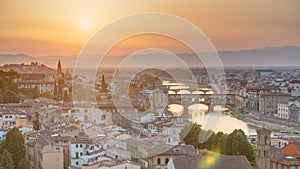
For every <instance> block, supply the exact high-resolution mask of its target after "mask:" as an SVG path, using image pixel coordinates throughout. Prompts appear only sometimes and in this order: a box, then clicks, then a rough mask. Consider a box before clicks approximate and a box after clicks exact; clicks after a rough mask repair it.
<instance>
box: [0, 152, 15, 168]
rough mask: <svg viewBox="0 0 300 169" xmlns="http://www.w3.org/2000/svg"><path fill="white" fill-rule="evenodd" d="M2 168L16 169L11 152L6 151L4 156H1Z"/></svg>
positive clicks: (0, 163) (0, 164)
mask: <svg viewBox="0 0 300 169" xmlns="http://www.w3.org/2000/svg"><path fill="white" fill-rule="evenodd" d="M0 166H1V167H0V168H1V169H2V168H3V169H14V168H15V167H14V162H13V160H12V158H11V155H10V154H9V152H8V151H7V150H6V149H4V150H3V153H2V156H1V160H0Z"/></svg>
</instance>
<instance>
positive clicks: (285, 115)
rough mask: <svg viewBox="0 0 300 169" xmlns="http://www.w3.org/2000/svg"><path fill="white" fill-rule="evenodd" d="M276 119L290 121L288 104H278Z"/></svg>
mask: <svg viewBox="0 0 300 169" xmlns="http://www.w3.org/2000/svg"><path fill="white" fill-rule="evenodd" d="M275 117H278V118H282V119H289V104H288V103H278V106H277V114H276V115H275Z"/></svg>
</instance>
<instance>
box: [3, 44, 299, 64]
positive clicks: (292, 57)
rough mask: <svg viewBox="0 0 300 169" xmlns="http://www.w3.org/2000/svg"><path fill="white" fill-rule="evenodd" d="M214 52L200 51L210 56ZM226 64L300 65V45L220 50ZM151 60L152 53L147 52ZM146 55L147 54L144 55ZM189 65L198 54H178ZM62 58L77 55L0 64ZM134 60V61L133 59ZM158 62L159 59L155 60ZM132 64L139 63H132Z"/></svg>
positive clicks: (20, 57)
mask: <svg viewBox="0 0 300 169" xmlns="http://www.w3.org/2000/svg"><path fill="white" fill-rule="evenodd" d="M211 54H212V53H200V55H203V56H209V55H211ZM218 54H219V56H220V58H221V61H222V63H223V65H224V66H300V46H283V47H266V48H261V49H251V50H239V51H220V52H218ZM146 55H147V58H149V60H150V61H151V55H155V54H146ZM159 55H161V56H160V57H159V58H160V59H162V60H163V59H164V55H168V54H159ZM144 56H145V55H144ZM178 56H179V57H180V58H181V59H182V60H184V61H185V62H186V63H187V64H188V65H191V66H198V65H199V64H201V63H199V62H198V63H196V62H195V61H194V59H196V57H197V56H196V55H194V54H178ZM125 57H126V56H109V57H107V58H106V59H105V64H106V66H108V67H110V66H112V65H114V63H119V62H120V61H122V59H124V58H125ZM59 59H60V60H61V62H62V64H63V67H65V68H66V67H74V65H75V62H76V59H77V57H76V56H40V57H33V56H28V55H24V54H16V55H13V54H0V65H4V64H17V63H30V62H36V61H37V62H39V63H42V64H45V65H48V66H50V67H56V65H57V62H58V60H59ZM133 62H134V61H133ZM153 62H157V60H155V61H153ZM132 65H139V64H138V63H132Z"/></svg>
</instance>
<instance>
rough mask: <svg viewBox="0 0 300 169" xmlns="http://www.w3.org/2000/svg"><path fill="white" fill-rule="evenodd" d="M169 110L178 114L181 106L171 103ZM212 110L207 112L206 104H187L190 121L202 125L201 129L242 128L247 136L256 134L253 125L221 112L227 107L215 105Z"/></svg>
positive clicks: (229, 130)
mask: <svg viewBox="0 0 300 169" xmlns="http://www.w3.org/2000/svg"><path fill="white" fill-rule="evenodd" d="M169 110H170V111H171V112H173V113H175V114H176V115H178V116H180V115H181V114H182V112H183V107H182V106H181V105H177V104H171V105H169ZM214 110H215V111H214V112H209V113H207V111H208V107H207V106H206V105H203V104H195V105H191V106H189V115H190V117H191V121H192V122H196V123H197V124H199V125H202V129H205V130H213V131H214V132H218V131H222V132H224V133H231V132H232V131H233V130H234V129H242V130H243V131H244V132H245V134H246V135H248V136H249V135H256V131H255V130H256V129H255V128H254V127H253V126H249V125H248V124H247V123H245V122H243V121H241V120H238V119H236V118H234V117H231V116H229V115H227V114H225V113H223V112H224V111H225V110H227V108H224V107H221V106H216V107H215V108H214Z"/></svg>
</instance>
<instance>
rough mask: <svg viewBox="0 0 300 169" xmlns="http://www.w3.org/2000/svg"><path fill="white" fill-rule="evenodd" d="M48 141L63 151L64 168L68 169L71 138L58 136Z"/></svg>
mask: <svg viewBox="0 0 300 169" xmlns="http://www.w3.org/2000/svg"><path fill="white" fill-rule="evenodd" d="M50 139H51V141H52V142H53V144H54V145H55V146H59V147H61V148H62V149H63V154H64V161H63V163H64V168H68V167H69V166H70V142H71V139H72V137H69V136H59V137H51V138H50Z"/></svg>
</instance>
